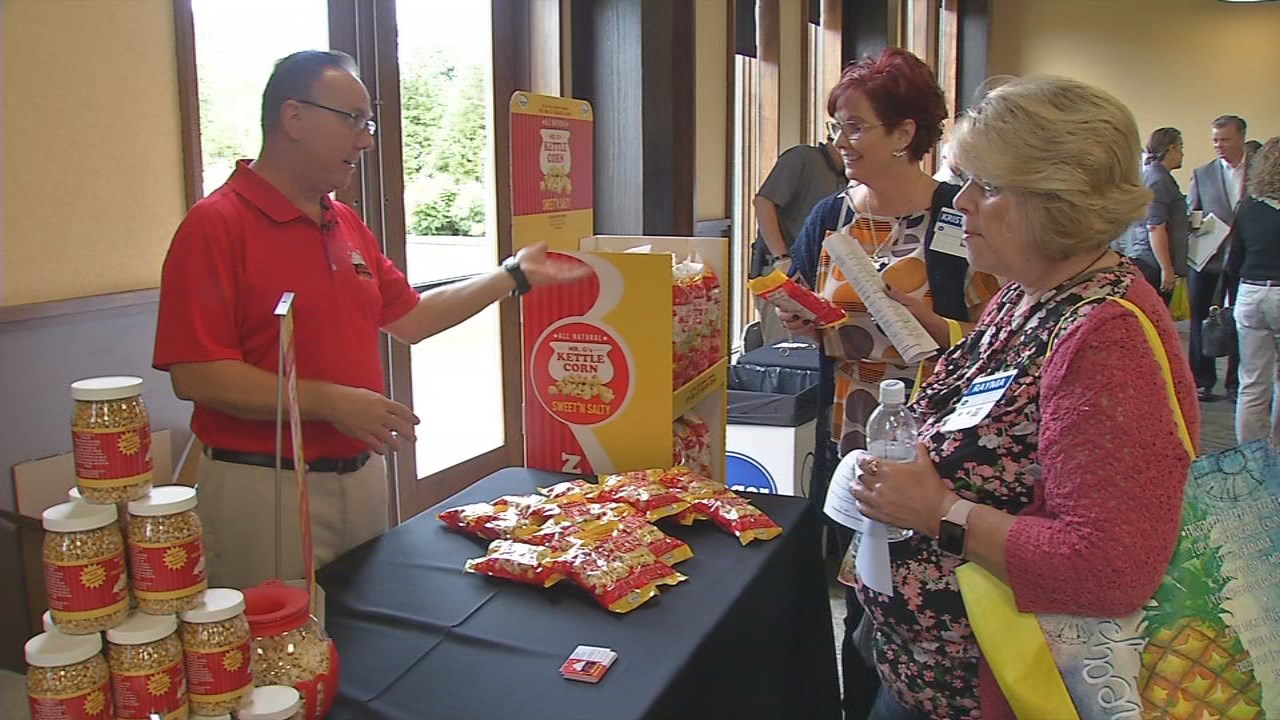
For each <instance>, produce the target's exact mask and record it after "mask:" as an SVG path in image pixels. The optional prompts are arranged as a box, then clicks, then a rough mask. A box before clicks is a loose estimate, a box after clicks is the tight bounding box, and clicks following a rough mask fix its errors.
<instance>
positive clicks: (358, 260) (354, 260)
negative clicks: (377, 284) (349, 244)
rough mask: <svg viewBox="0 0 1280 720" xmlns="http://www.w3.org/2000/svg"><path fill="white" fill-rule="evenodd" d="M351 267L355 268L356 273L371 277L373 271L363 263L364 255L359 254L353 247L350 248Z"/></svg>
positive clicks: (363, 276)
mask: <svg viewBox="0 0 1280 720" xmlns="http://www.w3.org/2000/svg"><path fill="white" fill-rule="evenodd" d="M351 267H352V268H354V269H355V271H356V275H359V276H360V277H362V278H368V279H370V280H372V279H373V271H372V270H370V269H369V266H368V265H366V264H365V262H364V257H363V256H362V255H360V251H359V250H356V249H354V248H353V249H352V250H351Z"/></svg>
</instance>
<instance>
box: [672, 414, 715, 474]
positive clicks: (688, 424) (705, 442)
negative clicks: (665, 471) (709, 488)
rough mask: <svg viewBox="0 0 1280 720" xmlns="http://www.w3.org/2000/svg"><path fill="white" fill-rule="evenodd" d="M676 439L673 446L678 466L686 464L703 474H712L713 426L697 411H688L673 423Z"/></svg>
mask: <svg viewBox="0 0 1280 720" xmlns="http://www.w3.org/2000/svg"><path fill="white" fill-rule="evenodd" d="M671 429H672V434H673V436H674V439H673V441H672V445H673V447H672V448H671V452H672V456H673V457H674V459H675V464H676V465H677V466H686V467H689V468H691V469H692V470H694V471H696V472H698V473H700V474H702V475H707V476H710V475H711V465H712V459H713V458H712V449H711V427H710V426H709V425H707V422H706V421H705V420H703V419H702V418H701V417H700V416H698V415H697V414H695V413H686V414H685V415H683V416H681V417H680V418H678V419H677V420H676V421H675V422H674V423H673V424H672V427H671Z"/></svg>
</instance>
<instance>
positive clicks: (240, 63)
mask: <svg viewBox="0 0 1280 720" xmlns="http://www.w3.org/2000/svg"><path fill="white" fill-rule="evenodd" d="M191 14H192V20H193V23H192V25H193V27H194V29H195V60H196V77H197V79H198V81H199V91H198V95H199V106H200V169H201V173H200V174H201V179H202V189H203V193H202V194H204V195H207V194H209V193H210V192H213V191H214V190H215V189H217V188H218V187H219V186H220V185H222V184H223V183H224V182H226V181H227V178H229V177H231V171H232V170H233V169H234V168H235V163H236V161H237V160H240V159H243V158H252V157H256V156H257V155H258V150H259V149H260V148H261V146H262V129H261V123H260V118H261V108H262V89H263V87H265V86H266V84H267V78H268V77H269V76H270V75H271V68H272V66H273V65H274V64H275V61H277V60H279V59H280V58H282V57H284V56H285V55H288V54H289V53H291V52H295V51H297V50H303V49H327V48H328V47H329V10H328V0H272V2H261V0H191Z"/></svg>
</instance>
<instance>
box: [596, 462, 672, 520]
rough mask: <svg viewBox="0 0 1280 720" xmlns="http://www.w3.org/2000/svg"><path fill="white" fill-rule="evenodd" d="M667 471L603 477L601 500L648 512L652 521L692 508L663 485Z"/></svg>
mask: <svg viewBox="0 0 1280 720" xmlns="http://www.w3.org/2000/svg"><path fill="white" fill-rule="evenodd" d="M664 472H665V471H662V470H641V471H639V472H629V473H619V474H616V475H602V476H601V477H600V495H599V496H598V497H599V499H600V500H608V501H611V502H621V503H626V504H627V505H630V506H631V507H633V508H635V509H636V510H639V511H640V512H642V513H644V515H645V518H646V519H648V520H649V521H651V522H652V521H654V520H659V519H661V518H664V517H668V516H671V515H676V514H678V513H680V512H681V511H683V510H687V509H688V508H689V503H688V502H686V501H685V500H683V499H682V498H681V497H680V495H679V494H678V493H675V492H672V491H671V488H669V487H667V486H665V485H663V484H662V483H661V482H660V478H661V477H662V475H663V473H664Z"/></svg>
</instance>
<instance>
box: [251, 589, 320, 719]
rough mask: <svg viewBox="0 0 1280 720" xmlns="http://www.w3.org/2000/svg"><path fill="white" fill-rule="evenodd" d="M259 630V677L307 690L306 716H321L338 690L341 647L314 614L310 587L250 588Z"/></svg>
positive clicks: (265, 682) (254, 623) (255, 642)
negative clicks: (309, 591)
mask: <svg viewBox="0 0 1280 720" xmlns="http://www.w3.org/2000/svg"><path fill="white" fill-rule="evenodd" d="M244 601H245V616H246V617H247V618H248V620H249V631H250V632H251V633H252V634H253V643H252V645H253V680H254V682H255V683H257V684H258V685H259V686H262V685H288V686H290V687H293V688H296V689H297V690H298V692H299V693H301V694H302V701H303V717H304V718H306V720H321V718H323V717H324V716H325V715H326V714H328V712H329V707H330V706H331V705H332V704H333V700H334V696H335V695H336V693H337V690H338V651H337V648H336V647H335V646H334V644H333V640H331V639H329V636H328V635H327V634H325V631H324V628H322V627H320V623H319V622H317V621H316V619H315V618H314V617H312V616H311V611H310V598H309V597H308V596H307V591H305V590H302V589H301V588H295V587H290V586H288V585H285V584H284V583H282V582H280V581H278V580H268V581H267V582H264V583H262V584H261V585H258V586H256V587H251V588H246V589H245V591H244Z"/></svg>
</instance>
